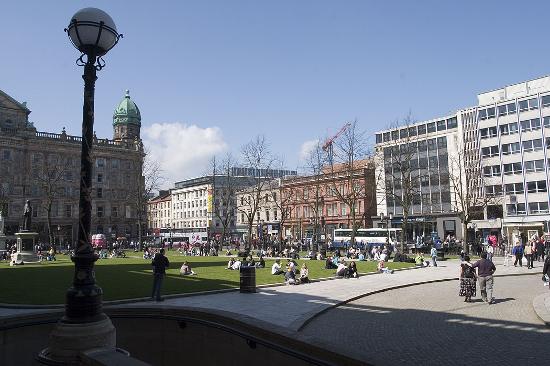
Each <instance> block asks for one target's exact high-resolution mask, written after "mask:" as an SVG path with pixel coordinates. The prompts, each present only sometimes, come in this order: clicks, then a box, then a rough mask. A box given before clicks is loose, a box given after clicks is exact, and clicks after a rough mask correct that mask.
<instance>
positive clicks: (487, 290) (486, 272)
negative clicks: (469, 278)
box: [472, 252, 496, 304]
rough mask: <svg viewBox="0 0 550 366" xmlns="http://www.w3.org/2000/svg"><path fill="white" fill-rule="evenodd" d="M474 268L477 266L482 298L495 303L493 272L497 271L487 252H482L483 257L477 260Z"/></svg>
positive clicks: (489, 302)
mask: <svg viewBox="0 0 550 366" xmlns="http://www.w3.org/2000/svg"><path fill="white" fill-rule="evenodd" d="M472 268H477V279H478V281H479V290H480V291H481V298H482V299H483V301H486V302H487V303H488V304H493V303H494V299H493V273H495V271H496V267H495V265H494V264H493V262H491V261H490V260H488V259H487V252H483V253H481V259H480V260H478V261H477V262H475V263H474V265H473V266H472Z"/></svg>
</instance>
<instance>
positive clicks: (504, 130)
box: [500, 122, 518, 135]
mask: <svg viewBox="0 0 550 366" xmlns="http://www.w3.org/2000/svg"><path fill="white" fill-rule="evenodd" d="M517 132H518V123H517V122H513V123H508V124H506V125H500V134H501V135H511V134H513V133H517Z"/></svg>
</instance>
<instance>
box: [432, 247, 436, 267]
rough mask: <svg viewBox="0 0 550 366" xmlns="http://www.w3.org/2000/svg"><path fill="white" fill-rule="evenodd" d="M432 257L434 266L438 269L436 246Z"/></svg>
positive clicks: (433, 248)
mask: <svg viewBox="0 0 550 366" xmlns="http://www.w3.org/2000/svg"><path fill="white" fill-rule="evenodd" d="M430 256H431V257H432V266H434V267H437V249H436V248H435V246H433V247H432V249H431V250H430Z"/></svg>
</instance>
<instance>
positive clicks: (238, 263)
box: [231, 258, 242, 271]
mask: <svg viewBox="0 0 550 366" xmlns="http://www.w3.org/2000/svg"><path fill="white" fill-rule="evenodd" d="M241 265H242V262H241V260H240V259H239V258H236V259H235V262H233V265H232V266H231V269H232V270H234V271H238V270H240V269H241Z"/></svg>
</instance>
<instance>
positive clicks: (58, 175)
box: [31, 154, 71, 245]
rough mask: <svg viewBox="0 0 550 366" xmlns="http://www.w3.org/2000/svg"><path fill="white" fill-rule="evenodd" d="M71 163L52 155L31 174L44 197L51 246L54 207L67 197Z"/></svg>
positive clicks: (52, 242)
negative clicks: (57, 201)
mask: <svg viewBox="0 0 550 366" xmlns="http://www.w3.org/2000/svg"><path fill="white" fill-rule="evenodd" d="M70 162H71V160H70V159H62V158H60V156H59V155H57V154H50V155H48V156H46V157H45V158H44V161H43V162H42V164H41V166H39V165H35V166H34V167H33V168H32V172H31V176H32V180H33V183H34V184H35V185H36V186H37V187H39V189H40V192H41V196H42V197H43V198H42V202H41V204H42V207H43V208H44V210H46V230H47V231H48V240H49V243H50V244H51V245H53V244H54V233H53V231H52V207H53V204H54V201H56V200H57V199H58V198H61V197H63V196H65V188H66V187H65V182H67V181H68V180H69V179H67V178H68V174H70V169H71V165H70ZM56 214H57V212H56Z"/></svg>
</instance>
